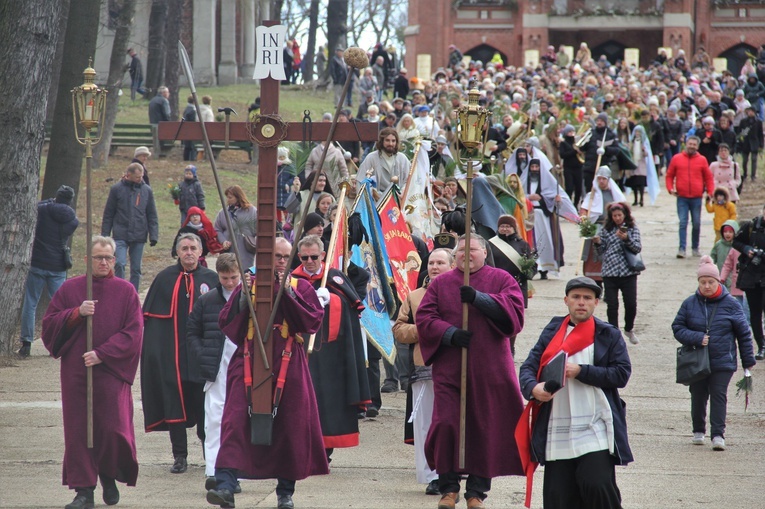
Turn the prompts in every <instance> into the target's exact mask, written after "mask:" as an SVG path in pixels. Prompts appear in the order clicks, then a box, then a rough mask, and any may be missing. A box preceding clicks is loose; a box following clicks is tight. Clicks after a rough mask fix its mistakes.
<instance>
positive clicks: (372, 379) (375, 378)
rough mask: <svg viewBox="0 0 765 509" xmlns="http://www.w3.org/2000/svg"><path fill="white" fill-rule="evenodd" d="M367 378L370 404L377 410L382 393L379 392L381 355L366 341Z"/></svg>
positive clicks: (380, 405) (380, 402)
mask: <svg viewBox="0 0 765 509" xmlns="http://www.w3.org/2000/svg"><path fill="white" fill-rule="evenodd" d="M367 359H368V362H369V366H367V380H369V391H370V392H371V394H372V398H371V399H372V405H373V406H374V407H375V408H377V409H378V410H379V409H380V408H381V407H382V394H380V359H382V355H381V354H380V352H379V350H377V348H375V347H374V345H372V343H370V342H369V341H367Z"/></svg>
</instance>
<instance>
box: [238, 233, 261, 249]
mask: <svg viewBox="0 0 765 509" xmlns="http://www.w3.org/2000/svg"><path fill="white" fill-rule="evenodd" d="M242 237H243V238H244V248H245V249H246V250H247V252H248V253H252V254H255V253H257V252H258V236H257V235H245V234H244V233H243V234H242Z"/></svg>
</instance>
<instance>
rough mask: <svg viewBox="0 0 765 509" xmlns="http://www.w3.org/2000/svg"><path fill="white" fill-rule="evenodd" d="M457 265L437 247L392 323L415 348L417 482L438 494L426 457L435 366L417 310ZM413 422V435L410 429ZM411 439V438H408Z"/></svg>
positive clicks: (399, 337)
mask: <svg viewBox="0 0 765 509" xmlns="http://www.w3.org/2000/svg"><path fill="white" fill-rule="evenodd" d="M453 265H454V257H453V256H452V253H451V251H449V250H448V249H444V248H438V249H435V250H434V251H433V252H432V253H430V256H429V257H428V275H427V276H426V277H425V281H424V282H423V285H422V286H421V287H420V288H417V289H416V290H413V291H412V292H411V293H409V295H407V297H406V299H404V302H402V303H401V308H400V309H399V311H398V317H397V318H396V323H395V324H394V325H393V337H394V338H395V339H396V341H398V342H399V343H402V344H408V345H409V346H410V348H411V350H412V360H413V362H414V373H413V375H412V376H411V377H410V379H409V382H410V388H411V390H410V391H407V398H408V401H407V408H410V409H411V412H409V415H407V417H408V419H407V421H406V424H404V428H405V433H404V434H405V439H410V440H411V442H408V443H412V444H413V445H414V463H415V469H416V473H417V482H418V483H420V484H427V485H428V486H427V488H425V494H426V495H438V494H439V491H438V473H436V471H435V470H433V469H432V468H430V466H429V465H428V461H427V459H426V458H425V440H426V438H427V436H428V430H430V424H431V421H432V420H433V367H432V366H426V365H425V361H424V360H423V358H422V351H421V350H420V344H419V336H418V335H417V325H416V323H417V319H416V318H417V310H418V308H419V307H420V302H421V301H422V298H423V297H424V296H425V291H426V290H427V289H428V286H429V285H430V282H431V281H433V280H434V279H435V278H436V277H437V276H438V275H439V274H443V273H444V272H446V271H448V270H450V269H451V268H452V266H453ZM410 426H411V436H407V435H408V433H407V431H406V430H407V429H408V428H409V427H410ZM407 441H408V440H407Z"/></svg>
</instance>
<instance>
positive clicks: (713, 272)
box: [696, 255, 720, 281]
mask: <svg viewBox="0 0 765 509" xmlns="http://www.w3.org/2000/svg"><path fill="white" fill-rule="evenodd" d="M704 276H706V277H713V278H715V279H716V280H718V281H719V280H720V271H719V270H718V269H717V265H715V262H713V261H712V258H710V257H709V256H708V255H704V256H702V257H701V260H700V261H699V270H698V271H697V272H696V279H699V278H702V277H704Z"/></svg>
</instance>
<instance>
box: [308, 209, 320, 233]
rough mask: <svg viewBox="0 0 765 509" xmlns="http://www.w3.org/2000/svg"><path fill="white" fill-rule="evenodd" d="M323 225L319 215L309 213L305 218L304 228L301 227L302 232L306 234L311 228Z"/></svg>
mask: <svg viewBox="0 0 765 509" xmlns="http://www.w3.org/2000/svg"><path fill="white" fill-rule="evenodd" d="M323 224H324V218H322V217H321V216H320V215H319V214H317V213H316V212H311V213H310V214H308V216H306V218H305V226H304V227H303V231H304V232H307V231H309V230H311V229H313V228H316V227H317V226H319V225H323Z"/></svg>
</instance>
